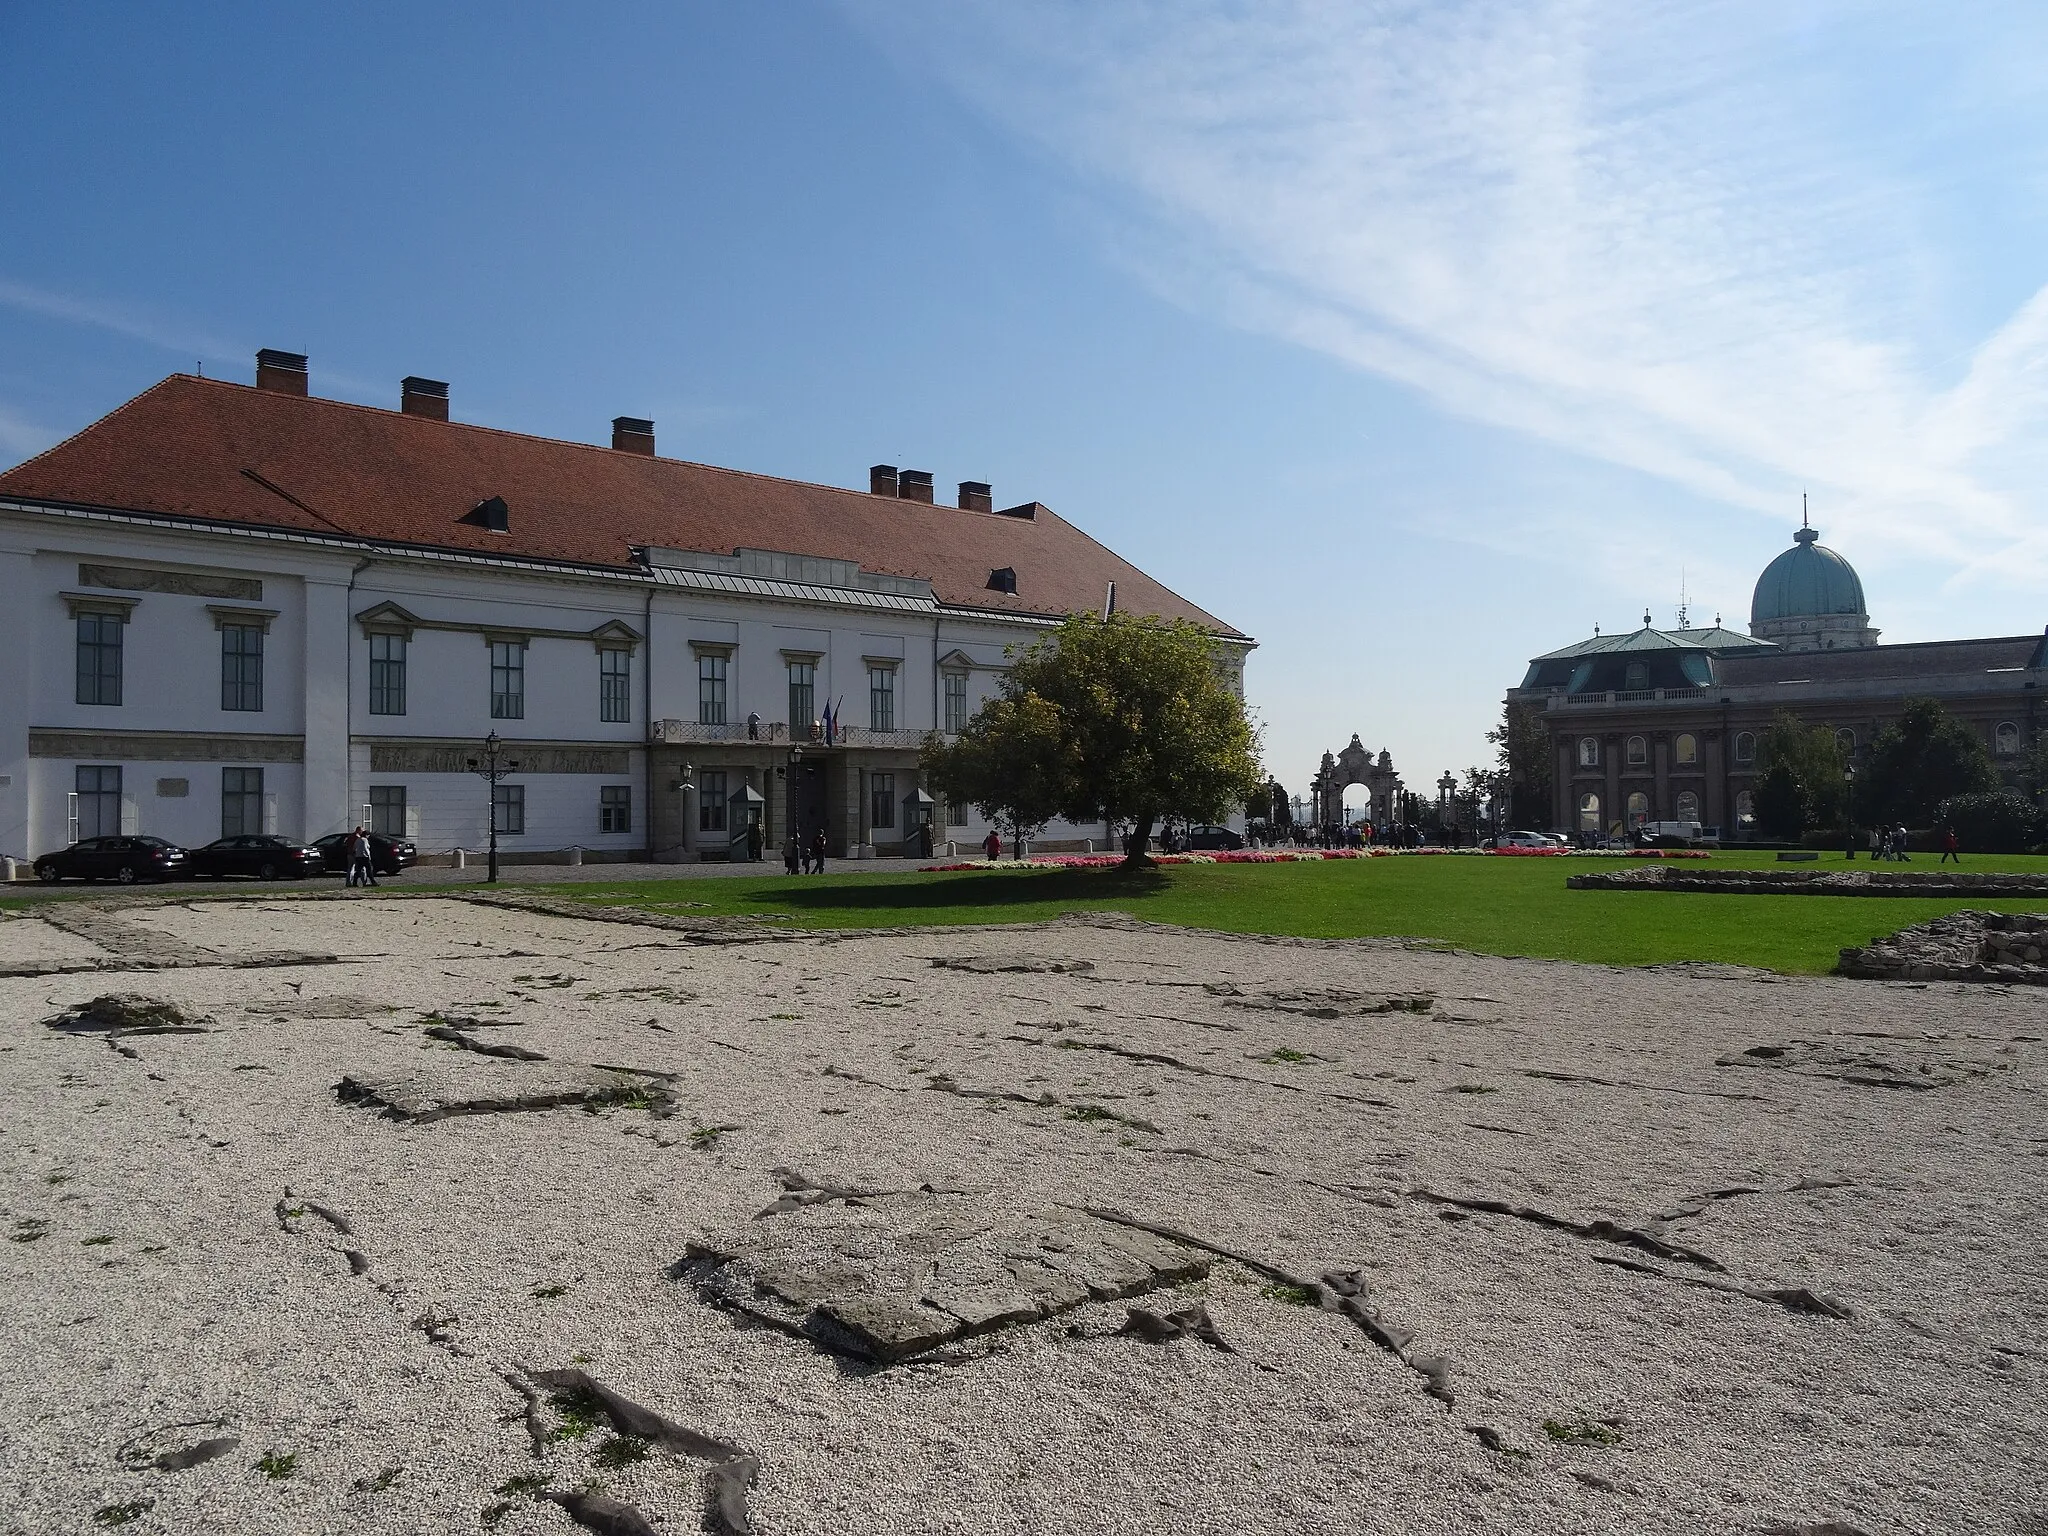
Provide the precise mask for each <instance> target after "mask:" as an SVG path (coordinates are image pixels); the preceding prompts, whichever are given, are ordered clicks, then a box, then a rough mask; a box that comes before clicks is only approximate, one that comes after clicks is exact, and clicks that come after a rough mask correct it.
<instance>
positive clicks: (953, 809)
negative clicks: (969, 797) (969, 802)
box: [946, 800, 967, 827]
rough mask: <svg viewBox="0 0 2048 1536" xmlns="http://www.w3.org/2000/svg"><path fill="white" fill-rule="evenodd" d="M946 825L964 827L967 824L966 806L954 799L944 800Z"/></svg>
mask: <svg viewBox="0 0 2048 1536" xmlns="http://www.w3.org/2000/svg"><path fill="white" fill-rule="evenodd" d="M946 825H947V826H949V827H964V826H966V825H967V807H966V806H964V805H962V804H960V803H959V802H958V801H956V800H948V801H947V802H946Z"/></svg>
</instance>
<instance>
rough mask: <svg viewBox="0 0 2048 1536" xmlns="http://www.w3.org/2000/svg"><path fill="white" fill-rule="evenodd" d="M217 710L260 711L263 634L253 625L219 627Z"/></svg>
mask: <svg viewBox="0 0 2048 1536" xmlns="http://www.w3.org/2000/svg"><path fill="white" fill-rule="evenodd" d="M220 707H221V708H222V709H258V710H260V709H261V708H262V707H263V631H262V630H261V629H260V628H258V627H257V626H256V625H254V624H223V625H221V627H220Z"/></svg>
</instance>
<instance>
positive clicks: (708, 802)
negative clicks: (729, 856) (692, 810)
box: [697, 768, 725, 832]
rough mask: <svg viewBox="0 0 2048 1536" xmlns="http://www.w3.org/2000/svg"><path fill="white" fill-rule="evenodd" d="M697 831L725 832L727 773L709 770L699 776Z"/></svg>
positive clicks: (713, 769)
mask: <svg viewBox="0 0 2048 1536" xmlns="http://www.w3.org/2000/svg"><path fill="white" fill-rule="evenodd" d="M697 830H698V831H699V832H723V831H724V830H725V773H724V771H723V770H721V769H716V768H707V769H705V770H704V771H703V772H702V773H700V774H698V775H697Z"/></svg>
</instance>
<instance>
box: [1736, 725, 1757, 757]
mask: <svg viewBox="0 0 2048 1536" xmlns="http://www.w3.org/2000/svg"><path fill="white" fill-rule="evenodd" d="M1735 761H1737V762H1738V763H1753V762H1755V761H1756V733H1755V732H1753V731H1737V732H1736V733H1735Z"/></svg>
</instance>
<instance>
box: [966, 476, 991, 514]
mask: <svg viewBox="0 0 2048 1536" xmlns="http://www.w3.org/2000/svg"><path fill="white" fill-rule="evenodd" d="M995 509H996V496H995V489H994V488H993V487H992V486H991V485H990V484H989V483H988V482H987V481H986V480H962V481H961V482H960V510H961V511H962V512H993V511H995Z"/></svg>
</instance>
